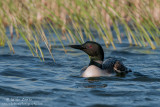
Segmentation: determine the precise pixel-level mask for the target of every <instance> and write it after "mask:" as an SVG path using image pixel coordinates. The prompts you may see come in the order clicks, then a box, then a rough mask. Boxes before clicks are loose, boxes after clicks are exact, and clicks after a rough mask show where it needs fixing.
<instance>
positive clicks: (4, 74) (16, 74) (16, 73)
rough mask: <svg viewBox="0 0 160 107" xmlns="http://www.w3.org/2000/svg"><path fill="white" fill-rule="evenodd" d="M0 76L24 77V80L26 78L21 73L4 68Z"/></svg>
mask: <svg viewBox="0 0 160 107" xmlns="http://www.w3.org/2000/svg"><path fill="white" fill-rule="evenodd" d="M0 75H2V76H15V77H24V78H25V77H27V76H26V75H25V73H23V72H22V71H18V70H13V69H10V68H6V69H5V70H3V71H2V72H0Z"/></svg>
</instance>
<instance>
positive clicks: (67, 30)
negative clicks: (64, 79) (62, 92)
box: [0, 0, 160, 58]
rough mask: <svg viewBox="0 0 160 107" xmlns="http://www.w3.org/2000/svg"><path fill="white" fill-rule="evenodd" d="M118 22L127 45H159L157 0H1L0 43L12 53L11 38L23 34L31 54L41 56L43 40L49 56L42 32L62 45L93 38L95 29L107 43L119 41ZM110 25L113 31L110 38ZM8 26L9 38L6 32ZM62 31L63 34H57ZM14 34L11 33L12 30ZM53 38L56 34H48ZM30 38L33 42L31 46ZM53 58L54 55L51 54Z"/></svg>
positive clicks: (159, 11) (120, 35) (120, 41)
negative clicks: (47, 33) (45, 29)
mask: <svg viewBox="0 0 160 107" xmlns="http://www.w3.org/2000/svg"><path fill="white" fill-rule="evenodd" d="M119 25H123V26H124V29H125V35H126V36H127V38H128V41H129V43H130V44H135V45H139V46H147V45H149V46H150V47H151V48H152V49H155V48H156V47H157V46H159V45H160V40H159V39H160V31H159V27H160V0H1V1H0V46H4V45H5V44H8V46H9V48H10V50H11V51H13V52H14V48H13V46H12V43H11V40H12V39H13V38H16V39H17V40H18V39H19V38H20V37H22V38H23V39H24V41H25V42H26V44H27V45H28V47H29V49H30V50H31V52H32V54H33V55H37V56H38V57H42V58H44V55H43V52H42V50H41V47H40V45H39V43H40V41H43V42H44V43H45V45H46V47H47V48H48V50H49V52H50V54H51V55H52V52H51V49H50V46H51V45H50V44H51V43H50V42H51V41H50V40H48V39H47V37H46V34H45V32H44V26H45V28H47V29H48V31H50V30H52V31H53V32H54V33H55V34H56V36H57V38H58V39H59V41H60V42H61V44H62V46H63V48H64V49H65V47H64V45H63V42H62V39H66V40H68V41H69V42H70V43H75V42H77V41H78V42H80V43H83V42H84V41H85V39H84V36H86V37H87V38H88V39H89V40H95V38H94V37H95V35H93V33H92V30H96V31H97V32H98V36H99V37H101V38H102V39H103V40H104V42H105V44H106V46H108V45H109V44H111V45H112V46H113V48H114V49H116V47H115V45H114V43H115V40H118V41H119V43H122V36H123V33H124V32H121V31H120V29H119ZM111 26H112V27H113V28H114V30H115V32H116V36H117V38H115V37H113V34H112V31H111ZM7 27H9V30H10V37H9V36H8V35H6V32H7V31H6V30H7ZM58 30H61V32H62V34H63V35H60V34H59V32H58ZM13 32H15V33H16V35H14V33H13ZM84 34H85V35H84ZM49 36H50V38H52V39H53V40H54V38H55V37H53V36H52V35H49ZM30 41H33V42H34V46H33V45H31V43H30ZM52 57H53V55H52Z"/></svg>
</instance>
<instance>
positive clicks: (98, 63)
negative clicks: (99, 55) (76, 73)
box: [89, 59, 103, 69]
mask: <svg viewBox="0 0 160 107" xmlns="http://www.w3.org/2000/svg"><path fill="white" fill-rule="evenodd" d="M102 63H103V62H102V61H100V60H92V59H91V61H90V63H89V65H95V66H97V67H99V68H101V69H102Z"/></svg>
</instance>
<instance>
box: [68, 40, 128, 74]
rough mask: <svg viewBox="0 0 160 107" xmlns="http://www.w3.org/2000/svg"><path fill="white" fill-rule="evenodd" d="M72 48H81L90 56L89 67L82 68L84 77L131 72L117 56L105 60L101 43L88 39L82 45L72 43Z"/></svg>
mask: <svg viewBox="0 0 160 107" xmlns="http://www.w3.org/2000/svg"><path fill="white" fill-rule="evenodd" d="M70 46H71V47H72V48H75V49H80V50H82V51H84V52H85V53H87V54H88V55H89V56H90V63H89V66H88V67H85V68H83V69H82V70H81V76H82V77H101V76H112V75H115V74H116V75H117V74H118V75H124V74H126V73H128V72H131V70H130V69H128V68H127V67H125V66H124V64H123V63H122V62H121V61H120V60H118V59H116V58H108V59H106V60H105V61H103V60H104V52H103V49H102V47H101V45H100V44H98V43H96V42H92V41H88V42H86V43H84V44H82V45H70Z"/></svg>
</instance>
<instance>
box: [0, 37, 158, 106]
mask: <svg viewBox="0 0 160 107" xmlns="http://www.w3.org/2000/svg"><path fill="white" fill-rule="evenodd" d="M63 42H65V41H63ZM99 42H100V44H101V45H102V46H103V48H104V51H105V58H107V57H118V58H121V59H122V60H123V62H124V64H125V65H126V66H127V67H129V68H131V69H132V70H133V72H132V73H129V74H128V75H126V76H125V77H100V78H82V77H80V76H79V74H80V70H81V68H83V67H84V66H85V65H88V63H89V58H88V56H87V55H86V54H85V53H83V52H81V51H79V50H73V49H71V48H69V47H67V44H69V43H66V44H65V46H66V50H67V53H65V52H64V51H63V48H62V47H61V45H60V43H59V42H57V44H56V45H55V46H54V48H53V50H52V52H53V56H54V58H55V61H56V62H54V61H53V60H52V58H51V56H50V54H49V53H48V51H47V48H46V47H45V46H43V44H42V46H41V47H42V49H43V52H44V54H45V62H41V61H40V60H39V59H38V58H37V57H33V56H32V54H31V52H30V51H29V49H28V47H27V46H26V44H25V43H24V41H23V40H19V41H18V42H17V43H16V44H15V43H13V44H14V45H13V46H14V49H15V51H16V53H15V54H12V53H10V52H9V49H8V47H7V46H6V47H4V48H3V47H0V50H1V51H0V107H28V106H34V107H85V106H86V107H106V106H109V107H130V106H133V107H137V106H138V107H149V106H159V102H160V97H159V96H160V84H159V83H160V69H159V68H160V55H159V53H160V50H159V49H157V50H151V49H150V48H149V47H146V48H142V47H137V46H134V45H133V46H130V45H129V44H128V43H122V44H116V46H117V50H113V48H112V47H111V46H110V47H109V48H105V45H104V43H103V42H102V41H99Z"/></svg>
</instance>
